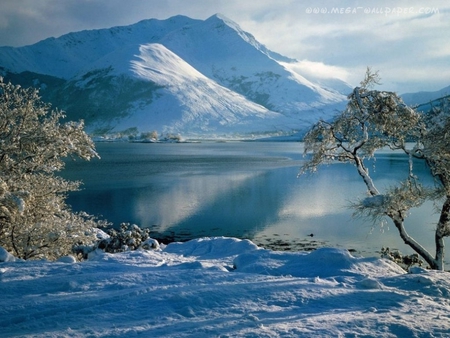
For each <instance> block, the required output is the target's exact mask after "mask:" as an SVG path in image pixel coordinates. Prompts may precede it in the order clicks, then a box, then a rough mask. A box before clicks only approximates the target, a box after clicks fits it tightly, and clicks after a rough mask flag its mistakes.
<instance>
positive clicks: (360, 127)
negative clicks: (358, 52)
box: [300, 68, 450, 270]
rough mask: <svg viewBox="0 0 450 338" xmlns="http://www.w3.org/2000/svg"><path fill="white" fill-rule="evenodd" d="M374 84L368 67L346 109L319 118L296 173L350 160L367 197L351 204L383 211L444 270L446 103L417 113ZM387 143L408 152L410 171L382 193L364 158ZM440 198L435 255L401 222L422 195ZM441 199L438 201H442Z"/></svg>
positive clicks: (449, 163)
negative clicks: (417, 164)
mask: <svg viewBox="0 0 450 338" xmlns="http://www.w3.org/2000/svg"><path fill="white" fill-rule="evenodd" d="M376 84H379V76H378V73H377V72H372V71H371V70H370V68H368V69H367V72H366V75H365V78H364V80H363V81H362V82H361V85H360V86H359V87H356V88H354V90H353V92H352V93H351V94H350V95H349V97H348V99H349V101H348V104H347V107H346V109H345V110H344V111H343V112H342V113H340V114H339V115H338V116H337V117H336V118H335V119H334V120H333V121H332V122H326V121H319V122H318V123H316V124H315V125H314V126H313V127H312V128H311V129H310V130H309V132H308V133H307V134H306V136H305V138H304V144H305V154H308V153H312V156H311V158H310V159H309V160H308V161H307V162H306V163H305V164H304V165H303V166H302V168H301V171H300V174H303V173H305V172H315V171H316V170H317V168H318V167H319V166H320V165H322V164H327V163H332V162H335V161H340V162H347V163H351V164H353V165H354V166H355V168H356V171H357V173H358V174H359V176H360V177H361V179H362V181H363V182H364V184H365V185H366V187H367V192H368V196H367V197H366V198H364V199H361V200H359V201H358V202H356V203H355V204H354V205H353V207H354V208H355V209H356V214H357V215H362V216H365V217H370V218H373V219H379V218H382V217H385V216H387V217H388V218H390V219H391V220H392V222H393V223H394V225H395V227H396V228H397V230H398V232H399V235H400V237H401V238H402V239H403V241H404V242H405V244H407V245H409V246H410V247H411V248H412V249H413V250H414V251H415V252H416V253H417V254H419V255H420V256H421V257H422V258H423V259H424V260H425V261H426V262H427V263H428V264H429V266H430V267H431V268H432V269H438V270H443V269H444V237H446V236H449V235H450V227H449V218H450V215H449V212H450V135H449V133H450V132H449V130H450V115H449V109H448V105H447V104H444V105H441V106H440V107H436V108H435V109H434V110H433V111H432V112H431V113H429V114H426V115H424V114H421V113H419V112H417V111H416V110H414V109H413V108H411V107H408V106H407V105H406V104H405V103H404V102H403V101H402V99H401V98H400V97H399V96H398V95H397V94H395V93H393V92H387V91H377V90H373V89H372V88H373V86H374V85H376ZM381 148H387V149H390V150H392V151H401V152H403V153H404V154H405V155H406V156H408V158H409V161H405V163H407V165H408V168H409V175H408V176H407V177H406V178H405V180H404V181H401V182H399V183H398V185H396V186H393V187H390V188H387V189H386V191H384V192H381V191H380V190H379V189H378V188H377V187H376V185H375V183H374V181H373V180H372V177H371V174H370V172H369V168H368V167H367V166H366V164H365V161H366V160H367V159H371V158H375V157H376V151H377V150H379V149H381ZM413 159H419V160H423V161H425V162H426V163H427V165H428V168H429V170H430V173H431V174H432V175H433V176H434V178H435V186H434V187H425V186H424V185H422V184H421V182H420V180H419V178H418V177H417V176H416V175H415V174H414V166H413V163H414V161H413ZM430 199H432V200H435V201H439V203H440V204H439V205H441V207H440V217H439V221H438V223H437V225H436V231H435V243H436V247H435V250H436V251H435V254H434V255H432V254H431V253H430V252H429V251H428V250H427V249H426V248H425V247H424V246H423V245H421V244H420V243H419V242H418V241H416V240H415V239H414V238H412V237H411V236H410V235H409V234H408V232H407V230H406V227H405V221H406V218H407V215H408V212H409V210H410V209H411V208H415V207H418V206H420V205H422V204H423V203H424V202H425V201H426V200H430ZM441 203H442V204H441Z"/></svg>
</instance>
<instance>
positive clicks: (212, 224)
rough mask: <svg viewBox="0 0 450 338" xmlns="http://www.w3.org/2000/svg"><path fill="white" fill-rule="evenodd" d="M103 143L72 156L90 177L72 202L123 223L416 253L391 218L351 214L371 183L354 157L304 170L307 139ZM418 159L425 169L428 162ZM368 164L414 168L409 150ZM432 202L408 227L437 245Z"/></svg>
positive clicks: (77, 174) (179, 237)
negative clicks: (92, 156)
mask: <svg viewBox="0 0 450 338" xmlns="http://www.w3.org/2000/svg"><path fill="white" fill-rule="evenodd" d="M96 146H97V151H98V153H99V154H100V156H101V160H92V161H90V162H85V161H69V162H68V164H67V167H66V169H65V170H64V172H63V176H64V177H66V178H69V179H74V180H82V181H83V182H84V184H83V190H82V191H78V192H74V193H71V194H70V195H69V198H68V203H69V204H70V205H71V206H72V208H73V210H75V211H81V210H83V211H86V212H88V213H90V214H93V215H97V216H99V217H102V218H105V219H107V220H109V221H110V222H113V223H114V225H115V226H117V225H118V224H119V223H121V222H130V223H135V224H138V225H139V226H141V227H148V228H150V229H151V235H152V237H154V238H157V239H159V240H166V241H173V240H175V241H184V240H188V239H192V238H198V237H211V236H231V237H238V238H249V239H251V240H253V241H254V242H255V243H257V244H258V245H262V246H266V247H271V248H278V249H290V250H301V249H303V250H310V249H313V248H315V247H318V246H333V247H344V248H347V249H350V250H355V251H356V252H358V253H360V254H362V255H378V253H377V252H378V251H379V250H380V249H381V247H383V246H384V247H389V248H397V249H399V250H400V251H401V252H402V253H404V254H410V253H412V251H411V250H410V249H409V248H408V247H407V246H405V245H404V244H403V243H402V241H401V239H400V238H399V236H398V233H397V229H396V228H395V227H394V226H393V225H392V224H391V223H390V222H389V221H387V222H386V223H384V222H381V223H379V224H373V223H372V222H371V221H370V220H364V219H355V218H353V217H352V210H350V209H349V208H348V205H349V203H350V202H351V201H354V200H355V199H356V198H357V197H362V196H365V192H366V189H365V186H364V184H363V183H362V181H361V180H360V178H359V176H358V175H357V173H356V171H355V168H354V167H353V166H351V165H348V164H333V165H330V166H323V167H321V168H320V169H319V171H318V173H316V174H313V175H304V176H300V177H297V173H298V171H299V168H300V166H301V164H302V161H304V158H303V147H302V144H301V143H296V142H222V143H221V142H202V143H179V144H165V143H152V144H143V143H98V144H97V145H96ZM421 165H422V167H421ZM416 167H417V168H418V169H419V170H421V171H425V167H424V166H423V164H420V163H418V164H416ZM370 168H371V170H372V171H373V173H374V177H375V182H376V184H377V185H378V186H379V188H380V189H381V188H383V187H388V186H389V185H392V184H393V183H395V181H396V180H398V179H399V178H404V177H406V175H407V171H406V168H407V159H406V158H405V157H404V156H401V155H400V154H388V153H380V155H379V156H378V158H377V161H376V166H375V167H373V168H372V167H370ZM426 179H427V181H428V182H431V178H429V177H428V178H426ZM432 211H433V206H432V205H431V204H427V205H425V206H423V207H421V208H420V209H418V210H414V211H413V212H412V213H411V215H410V216H409V218H408V219H407V222H406V224H407V229H408V231H409V233H410V234H411V235H412V236H413V237H415V238H416V239H419V240H420V242H421V243H422V244H423V245H425V246H426V247H427V248H428V249H429V250H431V252H433V248H434V227H435V223H436V220H437V215H432Z"/></svg>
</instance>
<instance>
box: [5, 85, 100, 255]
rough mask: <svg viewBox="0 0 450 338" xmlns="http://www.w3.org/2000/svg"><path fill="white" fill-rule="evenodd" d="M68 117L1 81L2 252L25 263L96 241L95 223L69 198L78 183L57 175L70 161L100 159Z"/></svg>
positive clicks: (34, 95)
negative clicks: (73, 208)
mask: <svg viewBox="0 0 450 338" xmlns="http://www.w3.org/2000/svg"><path fill="white" fill-rule="evenodd" d="M63 117H64V115H63V113H62V112H61V111H58V110H51V109H50V106H49V105H48V104H45V103H43V102H42V101H41V100H40V97H39V95H38V91H37V90H35V89H32V88H29V89H23V88H21V87H20V86H14V85H12V84H10V83H4V81H3V79H2V78H0V246H2V247H4V248H5V249H7V250H8V251H10V252H12V253H14V255H15V256H17V257H19V258H23V259H30V258H47V259H55V258H57V257H59V256H63V255H66V254H69V253H70V252H71V249H72V245H73V244H74V243H77V242H78V243H80V242H83V241H86V240H90V238H91V237H92V238H93V239H95V237H93V233H92V227H93V226H95V225H96V223H95V222H94V220H93V219H92V218H91V217H89V216H87V215H84V214H74V213H73V212H72V211H71V210H70V208H69V207H68V206H67V205H66V203H65V199H66V194H67V193H68V192H69V191H74V190H77V189H78V187H79V184H80V182H71V181H68V180H65V179H63V178H61V177H59V176H57V175H56V173H57V172H58V171H59V170H61V169H62V168H63V167H64V161H63V159H64V158H65V157H68V156H72V157H74V158H77V157H78V158H81V159H85V160H89V159H91V158H92V157H95V156H98V155H97V153H96V152H95V147H94V144H93V142H92V140H91V139H90V138H89V136H88V135H87V134H86V133H85V132H84V130H83V129H84V126H83V123H82V122H67V123H60V119H62V118H63Z"/></svg>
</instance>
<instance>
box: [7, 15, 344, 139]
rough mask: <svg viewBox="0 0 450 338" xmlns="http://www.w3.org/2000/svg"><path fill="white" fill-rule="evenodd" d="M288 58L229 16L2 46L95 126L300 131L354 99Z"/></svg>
mask: <svg viewBox="0 0 450 338" xmlns="http://www.w3.org/2000/svg"><path fill="white" fill-rule="evenodd" d="M281 61H283V62H286V63H288V62H292V61H294V60H292V59H289V58H287V57H284V56H281V55H279V54H277V53H274V52H272V51H270V50H269V49H268V48H266V47H265V46H264V45H262V44H261V43H259V42H258V41H257V40H256V38H255V37H254V36H253V35H252V34H250V33H248V32H245V31H244V30H242V29H241V28H240V27H239V25H238V24H237V23H235V22H234V21H232V20H230V19H228V18H227V17H226V16H224V15H222V14H215V15H213V16H211V17H210V18H208V19H207V20H197V19H191V18H188V17H186V16H183V15H177V16H174V17H171V18H168V19H165V20H158V19H146V20H142V21H139V22H137V23H135V24H133V25H129V26H116V27H112V28H105V29H98V30H88V31H80V32H73V33H69V34H66V35H64V36H61V37H59V38H49V39H46V40H43V41H41V42H39V43H37V44H34V45H31V46H25V47H20V48H12V47H9V48H5V47H0V69H4V70H5V71H4V72H5V73H9V74H14V75H13V76H10V78H14V79H15V80H17V83H18V84H25V83H27V84H29V83H33V85H35V86H40V87H41V88H42V96H43V97H45V98H46V99H48V101H49V102H50V103H52V105H53V106H55V107H58V108H60V109H63V110H65V111H66V112H67V116H68V117H69V118H71V119H80V118H82V119H84V120H85V121H86V125H88V126H89V127H90V128H91V129H90V130H93V129H95V128H102V130H107V131H111V130H115V131H120V130H123V129H126V128H131V129H133V128H135V129H136V128H138V127H139V130H140V131H150V130H148V129H150V128H151V130H157V131H158V132H168V131H170V132H174V133H181V134H184V135H185V134H186V133H187V132H198V133H200V132H205V133H211V132H214V133H225V132H227V133H232V132H234V131H239V132H245V131H247V132H263V133H264V132H274V131H279V130H291V129H299V128H301V127H302V124H303V125H304V124H305V121H308V123H309V122H311V121H314V120H316V119H318V118H319V117H324V115H323V114H324V113H323V111H324V109H322V107H324V106H326V105H328V104H330V103H337V102H341V101H342V100H344V99H345V97H344V96H343V95H340V94H339V93H337V91H335V92H327V91H326V90H325V89H323V88H322V87H321V85H320V84H318V83H317V82H315V81H314V80H311V79H309V80H310V81H308V80H307V79H303V78H301V77H300V76H299V75H295V76H294V75H293V73H292V72H291V71H289V69H288V67H287V66H286V65H283V63H282V62H281ZM25 72H26V75H25ZM5 77H6V78H7V76H5ZM51 77H53V78H52V79H50V78H51ZM21 78H22V80H20V79H21ZM306 78H307V77H306ZM20 81H22V83H21V82H20ZM319 108H320V110H321V111H322V112H320V113H319V112H318V111H319ZM313 111H314V112H313ZM318 114H319V115H320V114H321V115H320V116H319V115H318ZM141 128H144V130H141Z"/></svg>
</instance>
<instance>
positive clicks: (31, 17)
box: [0, 0, 450, 93]
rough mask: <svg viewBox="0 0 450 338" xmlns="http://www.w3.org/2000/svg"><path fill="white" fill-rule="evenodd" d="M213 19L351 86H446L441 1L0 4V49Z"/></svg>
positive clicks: (446, 23)
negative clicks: (175, 19)
mask: <svg viewBox="0 0 450 338" xmlns="http://www.w3.org/2000/svg"><path fill="white" fill-rule="evenodd" d="M216 13H220V14H223V15H225V16H226V17H228V18H229V19H231V20H233V21H235V22H236V23H237V24H238V25H239V26H240V27H241V28H242V29H243V30H245V31H247V32H249V33H251V34H252V35H253V36H255V38H256V39H257V40H258V41H259V42H261V43H262V44H264V45H265V46H266V47H268V48H269V49H271V50H272V51H275V52H277V53H280V54H282V55H285V56H287V57H290V58H294V59H297V60H298V61H299V64H298V67H299V68H300V69H301V70H302V71H303V72H304V73H305V74H308V73H314V74H315V76H319V77H320V76H323V77H328V76H334V77H338V78H340V79H342V80H345V81H347V82H348V83H349V84H350V85H352V86H356V85H358V83H359V82H360V81H361V80H362V78H363V76H364V73H365V70H366V68H367V67H371V68H372V69H373V70H377V71H379V75H380V76H381V79H382V80H381V82H382V85H381V86H380V88H379V89H383V90H391V91H396V92H399V93H406V92H417V91H436V90H439V89H442V88H444V87H447V86H449V85H450V38H449V33H448V32H450V3H448V2H447V1H444V0H439V1H436V0H427V1H425V0H422V1H417V0H412V1H406V0H390V1H387V0H386V1H385V0H366V1H362V0H361V1H357V0H344V1H335V0H329V1H325V0H318V1H317V0H316V1H302V0H258V1H254V0H189V1H186V0H127V1H123V0H39V1H36V0H2V1H1V2H0V46H14V47H19V46H24V45H29V44H33V43H36V42H38V41H40V40H43V39H45V38H48V37H59V36H61V35H63V34H66V33H69V32H74V31H81V30H86V29H99V28H109V27H114V26H123V25H129V24H133V23H136V22H138V21H140V20H144V19H151V18H156V19H167V18H169V17H171V16H174V15H180V14H181V15H186V16H188V17H191V18H193V19H202V20H204V19H207V18H208V17H210V16H211V15H214V14H216Z"/></svg>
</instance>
